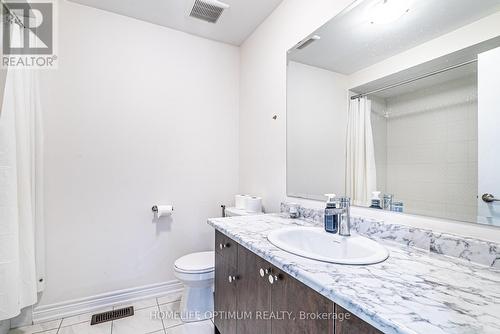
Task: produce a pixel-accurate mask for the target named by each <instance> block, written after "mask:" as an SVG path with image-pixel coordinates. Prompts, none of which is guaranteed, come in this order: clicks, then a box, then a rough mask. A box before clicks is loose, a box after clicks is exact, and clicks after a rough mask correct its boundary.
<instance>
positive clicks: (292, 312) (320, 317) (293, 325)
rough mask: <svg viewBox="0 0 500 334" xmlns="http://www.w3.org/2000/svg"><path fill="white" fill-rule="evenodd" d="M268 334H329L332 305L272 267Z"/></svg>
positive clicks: (331, 323) (330, 330)
mask: <svg viewBox="0 0 500 334" xmlns="http://www.w3.org/2000/svg"><path fill="white" fill-rule="evenodd" d="M272 274H273V275H274V278H273V284H272V285H273V287H272V288H271V299H272V311H273V313H274V314H278V315H280V314H282V315H283V317H280V318H279V319H277V320H273V322H272V334H303V333H333V325H334V324H333V322H334V319H333V311H334V304H333V302H332V301H330V300H329V299H327V298H325V297H323V296H322V295H320V294H319V293H317V292H316V291H314V290H313V289H311V288H309V287H307V286H306V285H304V284H303V283H301V282H299V281H298V280H296V279H295V278H293V277H292V276H290V275H288V274H286V273H283V272H281V271H280V270H279V269H278V268H275V267H273V273H272Z"/></svg>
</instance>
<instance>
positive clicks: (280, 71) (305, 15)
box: [239, 0, 500, 241]
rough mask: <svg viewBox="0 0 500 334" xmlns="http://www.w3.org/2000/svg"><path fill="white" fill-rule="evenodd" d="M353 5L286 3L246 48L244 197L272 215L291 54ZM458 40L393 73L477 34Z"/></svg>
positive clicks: (486, 27) (401, 219)
mask: <svg viewBox="0 0 500 334" xmlns="http://www.w3.org/2000/svg"><path fill="white" fill-rule="evenodd" d="M349 3H350V1H348V0H342V1H329V0H321V1H320V0H318V1H314V4H313V5H312V4H311V2H310V1H301V0H288V1H284V2H283V3H282V4H281V5H280V6H279V7H278V8H277V9H276V10H275V11H274V12H273V14H272V15H270V16H269V17H268V18H267V19H266V21H264V22H263V23H262V24H261V25H260V27H259V28H258V29H257V30H256V31H255V32H254V33H253V34H252V36H250V37H249V38H248V39H247V40H246V42H245V43H244V44H243V45H242V47H241V58H240V59H241V66H240V71H241V81H240V134H239V136H240V146H239V147H240V156H239V161H240V174H239V175H240V179H239V181H240V192H244V193H255V194H260V195H262V196H264V205H265V207H266V209H267V210H268V211H278V210H279V203H280V201H282V200H284V199H286V120H285V117H286V51H287V50H288V49H289V48H290V47H292V46H293V45H294V44H295V43H297V42H298V41H300V40H301V39H302V38H304V37H305V36H307V35H309V34H310V33H312V32H313V31H314V30H316V29H317V28H319V27H320V26H321V25H322V24H324V23H325V22H326V21H328V20H329V19H331V18H332V17H333V16H335V14H337V13H339V12H340V11H341V10H342V9H343V8H344V7H346V6H347V5H348V4H349ZM496 19H497V17H490V19H489V20H488V21H487V22H485V21H483V22H480V25H481V27H480V28H481V29H482V31H484V33H483V34H482V35H481V38H484V39H488V38H491V37H494V36H496V35H498V33H496V31H497V30H496V29H497V28H498V26H500V24H499V22H500V20H496ZM491 35H493V36H491ZM490 36H491V37H490ZM453 40H454V41H455V43H452V42H450V43H447V44H442V45H440V44H439V41H437V42H435V43H434V44H432V45H427V46H426V49H425V51H426V52H424V53H422V54H421V57H417V58H414V59H413V61H408V59H406V61H405V60H400V62H399V61H398V63H397V66H396V67H394V66H392V68H393V69H404V68H407V67H408V66H414V65H417V64H419V63H421V62H424V61H427V60H429V59H432V58H434V57H432V58H430V57H431V55H432V54H434V55H435V56H439V54H440V53H441V55H443V54H447V53H449V52H452V51H454V48H456V47H457V44H456V42H457V41H460V40H462V42H464V43H471V44H474V43H476V41H477V31H472V32H471V31H465V32H464V35H463V36H461V37H460V38H459V37H456V38H455V39H453ZM462 45H463V44H462ZM415 54H416V53H415ZM394 61H395V60H394V59H390V60H388V62H387V63H386V64H383V66H382V65H381V66H380V67H378V68H374V69H372V71H370V72H369V73H362V74H361V73H360V76H359V77H358V79H357V80H354V79H353V80H352V82H351V84H350V87H356V86H358V85H361V84H363V83H366V82H370V81H372V80H375V79H377V78H379V77H383V76H385V75H388V74H390V73H388V67H389V66H388V64H390V63H391V62H393V64H392V65H394V64H395V63H394ZM375 66H376V65H375ZM394 72H396V70H395V71H394ZM392 73H393V72H392ZM274 114H277V115H278V119H277V120H276V121H274V120H273V119H272V116H273V115H274ZM290 200H293V201H296V202H300V203H303V204H307V205H309V206H311V207H324V203H322V202H319V201H308V200H298V199H296V198H291V199H290ZM353 212H354V213H356V214H362V215H373V210H368V209H363V208H359V209H358V208H354V210H353ZM377 215H378V216H379V217H382V219H386V220H389V221H392V222H398V223H404V224H408V225H413V226H420V227H425V228H429V227H430V228H433V229H435V230H436V231H444V232H451V233H458V234H463V235H466V236H471V237H478V238H484V239H488V240H492V241H500V229H497V228H492V227H488V226H481V225H475V224H469V223H457V222H452V221H446V220H441V219H435V218H427V217H418V216H404V215H403V216H401V215H395V214H390V213H385V212H382V213H377Z"/></svg>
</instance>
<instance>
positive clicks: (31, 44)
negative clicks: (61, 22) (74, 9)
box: [2, 0, 57, 68]
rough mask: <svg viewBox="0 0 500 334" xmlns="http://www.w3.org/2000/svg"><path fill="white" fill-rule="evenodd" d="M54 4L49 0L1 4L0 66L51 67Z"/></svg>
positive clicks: (52, 64) (54, 58)
mask: <svg viewBox="0 0 500 334" xmlns="http://www.w3.org/2000/svg"><path fill="white" fill-rule="evenodd" d="M54 7H55V4H54V3H53V2H51V1H50V0H49V1H43V2H38V1H28V2H6V3H5V4H3V11H4V13H3V14H4V15H3V17H4V21H3V31H2V46H3V55H2V67H22V68H27V67H30V68H54V67H55V61H56V59H57V56H56V55H55V54H54V46H55V43H54V41H55V29H54V9H55V8H54Z"/></svg>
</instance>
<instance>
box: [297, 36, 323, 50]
mask: <svg viewBox="0 0 500 334" xmlns="http://www.w3.org/2000/svg"><path fill="white" fill-rule="evenodd" d="M319 39H321V37H319V36H318V35H314V36H312V37H309V38H307V39H305V40H303V41H300V42H299V43H298V44H297V45H296V46H295V48H296V49H299V50H302V49H305V48H307V47H308V46H309V45H310V44H311V43H314V42H316V41H317V40H319Z"/></svg>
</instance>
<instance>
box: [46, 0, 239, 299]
mask: <svg viewBox="0 0 500 334" xmlns="http://www.w3.org/2000/svg"><path fill="white" fill-rule="evenodd" d="M59 14H60V15H59V19H60V23H59V29H60V30H59V68H58V69H56V70H51V71H45V72H43V73H42V78H41V79H42V80H41V81H42V100H43V101H42V102H43V109H44V118H45V124H44V125H45V132H46V157H45V158H46V169H45V171H46V174H45V185H46V190H45V201H46V208H45V214H46V217H45V219H46V237H47V286H46V291H45V292H44V293H43V297H42V301H41V303H42V304H43V305H46V304H51V303H56V302H61V301H65V300H69V299H73V298H79V297H87V296H91V295H94V294H99V293H104V292H108V291H113V290H118V289H124V288H129V287H136V286H141V285H147V284H152V283H158V282H165V281H170V280H174V279H175V278H174V275H173V263H174V261H175V259H176V258H178V257H179V256H181V255H183V254H185V253H188V252H193V251H201V250H207V249H211V248H212V247H213V241H212V238H213V229H212V228H210V227H209V226H207V224H206V220H207V218H208V217H211V216H219V215H220V204H221V203H224V202H225V203H227V202H229V201H230V200H231V197H232V195H233V194H235V193H236V192H237V187H238V181H237V179H238V153H237V149H238V130H237V128H238V112H237V110H238V85H239V50H238V48H236V47H233V46H229V45H226V44H222V43H217V42H213V41H209V40H206V39H202V38H198V37H194V36H192V35H188V34H185V33H181V32H178V31H175V30H171V29H168V28H164V27H160V26H156V25H153V24H149V23H144V22H141V21H137V20H134V19H130V18H126V17H123V16H119V15H115V14H111V13H107V12H104V11H100V10H97V9H92V8H88V7H84V6H80V5H76V4H72V3H68V2H64V1H61V2H60V7H59ZM155 203H160V204H169V203H171V204H173V205H174V207H175V212H174V215H173V217H172V219H171V220H170V221H169V220H168V219H167V220H163V221H162V222H160V223H158V224H157V223H152V221H151V220H152V213H151V206H152V205H153V204H155Z"/></svg>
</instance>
